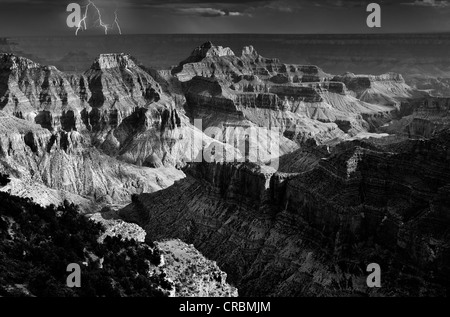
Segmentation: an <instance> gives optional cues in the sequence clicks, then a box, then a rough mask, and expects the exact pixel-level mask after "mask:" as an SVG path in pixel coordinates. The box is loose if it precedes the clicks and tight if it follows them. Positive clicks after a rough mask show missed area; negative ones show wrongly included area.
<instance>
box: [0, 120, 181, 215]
mask: <svg viewBox="0 0 450 317" xmlns="http://www.w3.org/2000/svg"><path fill="white" fill-rule="evenodd" d="M0 118H1V120H0V157H1V160H0V168H1V170H2V172H3V173H6V174H8V175H11V177H12V178H13V180H14V181H13V182H12V185H11V186H12V187H11V188H7V189H6V190H9V189H10V190H11V192H12V193H23V194H25V195H32V197H37V198H38V201H39V202H41V203H42V204H44V205H48V204H50V203H55V200H56V199H57V198H60V199H61V200H60V201H57V203H58V204H59V203H60V202H61V201H62V200H63V199H66V198H67V199H68V200H69V201H74V202H78V203H81V204H82V205H83V206H88V207H89V208H88V209H89V210H91V208H92V207H93V205H91V204H88V203H87V201H88V200H93V201H95V202H96V203H97V208H98V204H100V205H101V204H102V203H125V202H127V201H129V200H130V199H131V195H132V194H136V193H141V192H144V191H155V190H159V189H160V188H162V187H167V186H169V185H171V184H172V183H173V181H174V180H177V179H180V178H182V177H184V173H183V172H181V171H179V170H176V169H170V168H159V169H150V168H142V167H137V166H134V165H130V164H126V163H123V162H120V161H117V160H115V159H113V158H111V157H109V156H107V155H105V154H102V153H101V152H99V151H98V150H96V149H95V148H92V146H90V144H89V140H86V139H85V137H83V136H82V135H81V134H80V133H78V132H76V131H73V132H65V131H60V132H50V131H48V130H47V129H44V128H42V127H40V126H38V125H36V124H34V123H30V122H28V121H26V120H23V119H18V118H15V117H12V116H10V115H8V114H6V113H4V112H0ZM13 185H17V186H13ZM45 187H48V188H47V189H46V188H45ZM28 191H29V192H28ZM40 192H41V193H46V192H47V193H48V197H46V196H41V197H40V196H39V193H40ZM83 197H84V198H83Z"/></svg>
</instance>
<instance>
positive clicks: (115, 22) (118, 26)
mask: <svg viewBox="0 0 450 317" xmlns="http://www.w3.org/2000/svg"><path fill="white" fill-rule="evenodd" d="M114 24H115V25H117V28H118V29H119V34H122V29H121V28H120V25H119V18H118V17H117V9H116V10H115V11H114Z"/></svg>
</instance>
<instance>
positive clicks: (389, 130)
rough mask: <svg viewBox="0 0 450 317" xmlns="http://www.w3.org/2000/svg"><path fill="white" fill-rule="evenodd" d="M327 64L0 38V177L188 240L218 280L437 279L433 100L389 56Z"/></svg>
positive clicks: (245, 285)
mask: <svg viewBox="0 0 450 317" xmlns="http://www.w3.org/2000/svg"><path fill="white" fill-rule="evenodd" d="M327 71H328V70H327V69H325V68H324V69H322V68H320V67H319V66H316V65H310V64H294V63H284V62H282V61H281V60H279V59H277V58H266V57H263V56H261V55H260V54H259V53H258V52H257V51H256V48H255V47H253V46H244V47H243V48H242V50H241V52H240V53H239V54H237V53H235V51H233V50H232V49H231V48H229V47H222V46H218V45H215V44H213V43H212V42H209V41H208V42H205V43H203V44H202V45H200V46H198V47H197V48H195V49H194V50H193V51H192V53H191V54H190V55H189V56H188V57H187V58H185V59H183V60H182V61H181V62H179V63H178V64H177V65H176V66H173V67H171V68H170V69H161V68H160V69H154V68H150V67H148V66H145V65H143V64H142V63H141V62H139V61H138V60H137V59H136V58H134V57H133V56H131V55H128V54H125V53H117V54H113V53H111V54H101V55H99V56H98V57H97V58H95V60H94V61H93V62H92V63H91V65H90V66H89V68H87V69H86V70H85V71H84V72H64V71H60V70H58V69H57V68H56V67H54V66H47V65H42V64H40V63H38V62H34V61H32V60H30V59H28V58H25V57H20V56H17V55H15V54H11V53H2V54H0V173H2V174H6V175H9V177H10V179H11V181H10V183H9V184H7V185H6V186H4V187H2V188H1V190H2V191H5V192H8V193H10V194H11V195H16V196H21V197H28V198H30V199H32V200H33V201H35V202H37V203H39V204H41V205H44V206H48V205H51V204H53V205H59V204H61V203H63V202H64V201H68V202H70V203H74V204H76V205H78V206H79V207H80V210H81V211H82V212H83V213H86V214H94V213H95V214H96V217H100V218H101V217H102V216H101V215H103V216H104V217H106V215H108V217H113V218H117V219H121V220H117V221H126V222H129V223H134V224H137V225H139V226H140V227H142V228H143V229H144V230H145V232H146V240H148V241H149V242H153V241H160V242H158V243H160V244H159V246H160V248H161V249H164V250H166V251H167V254H169V256H170V257H174V256H173V254H178V255H180V254H181V255H182V256H181V257H183V258H188V257H193V258H194V259H196V260H194V261H195V262H202V261H203V260H201V257H202V255H201V254H203V256H205V257H206V258H208V259H210V260H212V261H215V262H216V263H217V266H216V264H213V265H212V264H210V263H209V262H205V263H207V264H206V266H208V267H212V268H213V271H214V272H215V274H216V275H217V274H218V277H217V283H218V284H219V287H218V288H217V290H214V291H211V292H212V293H214V294H216V295H217V294H219V295H220V296H223V295H224V294H226V295H233V296H235V295H237V291H236V290H235V289H234V288H233V287H236V288H237V289H238V291H239V295H243V296H442V295H448V292H449V286H450V280H449V276H450V272H449V270H448V268H449V265H448V264H449V260H450V249H449V246H450V240H449V238H450V236H449V233H448V229H447V228H448V226H449V224H450V223H449V221H450V218H449V216H448V215H449V208H450V201H449V197H450V195H449V194H450V183H449V179H450V164H449V160H450V147H449V146H450V143H449V137H450V134H449V133H450V127H449V122H450V121H449V118H450V117H449V115H450V102H449V98H448V97H445V96H437V95H433V94H430V92H429V91H428V90H426V89H418V88H417V86H413V85H409V84H408V83H407V81H406V80H405V78H404V77H403V76H402V75H401V74H399V73H394V72H392V71H388V72H386V73H384V74H378V75H366V74H355V73H351V72H346V73H341V74H331V73H327ZM409 77H410V74H408V78H409ZM200 119H201V125H200V126H199V125H198V124H196V121H197V120H200ZM227 129H231V131H238V132H239V133H235V134H234V135H232V136H231V137H230V135H229V134H228V133H226V132H225V131H227ZM268 130H270V131H271V133H268V132H267V131H268ZM205 157H208V158H209V159H208V160H207V159H205ZM230 158H232V159H230ZM99 212H100V213H99ZM140 235H142V234H141V233H140ZM178 239H179V240H178ZM184 243H188V244H192V246H186V245H185V244H184ZM174 249H176V250H175V251H174ZM196 249H197V250H198V251H200V252H201V254H199V253H197V252H198V251H197V250H196ZM177 250H178V251H177ZM180 250H182V251H180ZM172 262H174V261H173V260H171V263H172ZM175 262H176V261H175ZM187 262H188V263H189V261H187ZM373 262H375V263H378V264H380V266H381V270H382V285H383V286H382V287H381V288H368V287H367V285H366V281H365V279H366V276H367V273H366V271H365V269H366V266H367V265H368V264H369V263H373ZM219 268H220V270H223V271H224V272H225V273H226V274H225V273H223V274H224V275H223V276H222V275H221V274H220V273H217V272H219ZM173 270H174V269H173V268H171V267H167V271H168V272H171V274H174V273H173ZM219 275H220V276H219ZM226 276H227V277H228V280H227V281H228V282H229V283H230V284H232V285H233V287H231V286H229V285H228V284H225V277H226ZM208 283H210V284H211V285H212V284H214V283H216V282H215V281H208ZM221 287H222V288H221ZM207 288H208V289H209V288H210V287H209V286H208V287H207ZM179 292H180V294H185V293H183V290H179ZM195 292H196V294H203V295H205V294H208V290H207V289H201V287H200V290H196V291H195Z"/></svg>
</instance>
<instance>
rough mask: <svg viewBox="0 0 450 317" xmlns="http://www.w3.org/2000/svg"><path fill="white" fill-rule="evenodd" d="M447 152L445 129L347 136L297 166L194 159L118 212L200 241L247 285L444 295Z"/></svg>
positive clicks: (292, 291) (252, 288) (168, 234)
mask: <svg viewBox="0 0 450 317" xmlns="http://www.w3.org/2000/svg"><path fill="white" fill-rule="evenodd" d="M449 155H450V152H449V149H448V148H447V146H445V145H444V144H442V143H441V141H440V140H439V139H436V140H430V141H413V140H405V141H400V142H399V141H398V140H395V139H393V140H391V142H387V141H386V140H384V141H380V140H369V141H363V142H362V141H352V142H347V143H343V144H341V145H338V146H337V147H335V148H334V149H333V150H332V151H331V154H328V155H326V156H325V157H323V158H322V159H321V160H320V161H319V162H318V163H317V165H316V167H315V168H313V169H312V170H309V171H306V172H303V173H300V174H299V173H295V174H289V173H280V172H275V171H274V170H269V169H267V168H261V167H259V166H256V165H253V166H252V165H242V164H240V165H235V164H197V165H195V166H193V167H192V168H191V169H190V171H189V176H188V177H187V178H186V179H183V180H181V181H178V182H176V183H175V185H174V186H172V187H170V188H168V189H165V190H162V191H159V192H157V193H154V194H143V195H140V196H139V197H138V198H137V199H136V200H135V201H134V202H133V204H131V205H129V206H128V207H126V208H125V209H123V210H121V212H120V214H121V216H122V217H123V218H124V219H126V220H128V221H133V222H137V223H139V224H141V225H142V226H143V227H144V228H145V229H146V231H147V232H148V234H149V235H150V236H151V237H152V239H163V238H181V239H183V240H184V241H187V242H188V243H193V244H194V245H195V246H196V247H197V248H198V249H199V250H200V251H201V252H202V253H204V254H205V255H206V256H208V257H209V258H211V259H214V260H216V261H217V262H218V263H219V265H220V266H221V267H222V268H223V269H224V270H225V271H226V272H227V273H228V275H229V277H230V279H231V281H232V282H233V283H236V285H237V287H238V288H239V291H240V294H242V295H247V296H268V295H277V296H280V295H282V296H299V295H301V296H324V295H326V296H344V295H370V296H380V295H382V296H393V295H399V296H419V295H425V296H427V295H428V296H432V295H445V294H448V290H449V286H450V283H449V282H450V280H449V279H448V276H449V275H448V273H449V272H448V259H449V258H448V255H449V247H448V246H449V240H448V239H449V237H448V234H447V229H446V228H447V227H448V225H449V218H448V216H447V215H446V213H447V212H448V208H449V205H448V201H447V200H448V199H447V198H446V197H447V196H448V187H449V184H448V179H449V176H450V170H449V166H450V165H449V164H448V163H449V159H450V156H449ZM169 197H171V198H170V201H169V199H168V198H169ZM373 262H375V263H378V264H380V266H381V270H382V288H379V289H376V288H375V289H371V288H368V287H367V285H366V283H365V281H366V276H367V274H368V273H366V270H365V269H366V266H367V265H368V264H369V263H373Z"/></svg>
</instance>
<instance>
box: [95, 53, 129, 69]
mask: <svg viewBox="0 0 450 317" xmlns="http://www.w3.org/2000/svg"><path fill="white" fill-rule="evenodd" d="M134 67H136V62H135V60H134V58H133V57H132V56H131V55H128V54H124V53H120V54H116V53H112V54H100V55H99V57H97V58H96V59H95V61H94V63H93V64H92V66H91V69H95V70H102V69H111V68H121V69H123V68H134Z"/></svg>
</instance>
